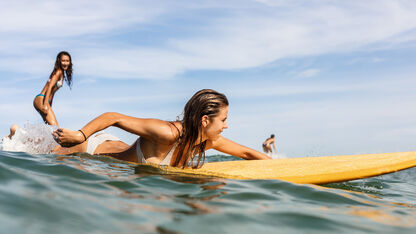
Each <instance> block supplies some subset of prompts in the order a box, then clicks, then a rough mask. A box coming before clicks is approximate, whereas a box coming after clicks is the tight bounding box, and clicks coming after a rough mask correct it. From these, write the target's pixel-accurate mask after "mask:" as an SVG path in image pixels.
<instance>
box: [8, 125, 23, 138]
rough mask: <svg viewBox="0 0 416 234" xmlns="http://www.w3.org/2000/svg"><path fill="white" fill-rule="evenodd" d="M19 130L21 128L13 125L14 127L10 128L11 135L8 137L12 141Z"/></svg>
mask: <svg viewBox="0 0 416 234" xmlns="http://www.w3.org/2000/svg"><path fill="white" fill-rule="evenodd" d="M19 128H20V127H19V125H17V124H13V125H12V126H10V134H9V135H8V136H7V137H8V138H10V139H12V137H13V136H14V134H15V133H16V131H17V129H19Z"/></svg>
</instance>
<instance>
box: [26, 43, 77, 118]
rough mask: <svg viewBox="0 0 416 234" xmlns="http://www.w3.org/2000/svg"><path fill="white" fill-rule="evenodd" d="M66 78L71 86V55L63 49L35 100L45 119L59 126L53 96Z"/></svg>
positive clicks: (36, 107)
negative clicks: (54, 111) (53, 108)
mask: <svg viewBox="0 0 416 234" xmlns="http://www.w3.org/2000/svg"><path fill="white" fill-rule="evenodd" d="M64 80H65V81H66V82H67V83H68V86H69V87H71V84H72V61H71V55H70V54H69V53H68V52H66V51H61V52H59V54H58V55H57V56H56V61H55V67H54V68H53V70H52V73H51V75H50V76H49V79H48V81H47V82H46V84H45V86H44V87H43V89H42V91H41V92H40V93H39V94H38V95H36V97H35V99H34V100H33V106H34V107H35V109H36V110H37V111H38V112H39V114H40V115H41V116H42V119H43V121H44V122H45V123H46V124H49V125H56V126H58V121H57V120H56V117H55V113H53V111H52V103H53V97H54V96H55V93H56V91H58V89H59V88H61V87H62V86H63V85H64Z"/></svg>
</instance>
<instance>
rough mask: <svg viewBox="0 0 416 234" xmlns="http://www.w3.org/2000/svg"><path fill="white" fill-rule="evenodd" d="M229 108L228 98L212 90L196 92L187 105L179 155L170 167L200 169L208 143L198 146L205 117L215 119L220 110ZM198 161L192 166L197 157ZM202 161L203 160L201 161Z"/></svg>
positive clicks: (179, 143)
mask: <svg viewBox="0 0 416 234" xmlns="http://www.w3.org/2000/svg"><path fill="white" fill-rule="evenodd" d="M226 106H228V100H227V97H226V96H225V95H224V94H222V93H218V92H217V91H215V90H212V89H202V90H200V91H198V92H196V93H195V94H194V95H193V96H192V97H191V99H189V101H188V102H187V103H186V105H185V108H184V112H183V119H182V121H181V123H182V135H181V136H180V137H179V141H178V149H179V151H178V154H177V155H176V156H175V157H173V158H172V160H171V162H170V165H171V166H175V167H182V168H184V167H187V166H192V167H193V168H198V167H200V166H202V164H203V163H204V161H205V146H206V141H204V142H201V143H199V144H198V145H196V142H197V141H198V139H197V138H198V136H199V137H200V139H201V138H202V132H201V124H202V117H203V116H204V115H206V116H208V117H209V118H213V117H215V116H217V115H218V113H219V112H220V108H222V107H226ZM197 154H198V160H197V162H196V164H195V165H192V163H193V159H194V157H195V155H197ZM201 159H202V160H201Z"/></svg>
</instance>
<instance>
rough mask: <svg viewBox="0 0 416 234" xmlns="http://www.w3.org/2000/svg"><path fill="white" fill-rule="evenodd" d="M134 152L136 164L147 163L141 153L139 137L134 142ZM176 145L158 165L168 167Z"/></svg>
mask: <svg viewBox="0 0 416 234" xmlns="http://www.w3.org/2000/svg"><path fill="white" fill-rule="evenodd" d="M136 142H137V143H136V152H137V160H138V163H147V162H146V159H145V158H144V155H143V153H142V149H141V147H140V137H139V139H137V141H136ZM175 149H176V144H175V145H174V146H173V147H172V149H170V151H169V153H168V154H167V155H166V157H165V158H164V159H163V160H162V162H160V163H159V165H162V166H169V164H170V160H171V159H172V155H173V152H175Z"/></svg>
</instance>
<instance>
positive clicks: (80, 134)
mask: <svg viewBox="0 0 416 234" xmlns="http://www.w3.org/2000/svg"><path fill="white" fill-rule="evenodd" d="M78 135H79V136H80V139H82V140H81V142H84V141H86V140H87V136H86V135H85V133H84V132H83V131H82V130H81V129H80V130H78Z"/></svg>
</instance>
